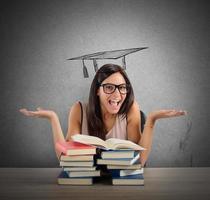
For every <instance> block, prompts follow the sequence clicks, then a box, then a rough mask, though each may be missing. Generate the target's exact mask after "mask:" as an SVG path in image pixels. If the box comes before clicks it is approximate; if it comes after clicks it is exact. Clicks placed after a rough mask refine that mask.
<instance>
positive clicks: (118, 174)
mask: <svg viewBox="0 0 210 200" xmlns="http://www.w3.org/2000/svg"><path fill="white" fill-rule="evenodd" d="M139 156H140V152H139V151H135V150H131V149H123V150H109V151H103V152H102V153H101V159H97V164H99V165H106V166H107V169H108V170H109V171H110V173H111V177H112V184H113V185H144V177H143V170H144V169H143V168H142V167H141V164H140V162H139Z"/></svg>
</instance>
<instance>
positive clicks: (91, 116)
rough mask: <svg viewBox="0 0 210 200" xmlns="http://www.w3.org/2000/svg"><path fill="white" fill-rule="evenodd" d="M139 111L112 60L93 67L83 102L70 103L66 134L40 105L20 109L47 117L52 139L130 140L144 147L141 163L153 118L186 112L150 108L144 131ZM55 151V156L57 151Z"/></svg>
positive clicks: (127, 83)
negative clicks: (86, 99)
mask: <svg viewBox="0 0 210 200" xmlns="http://www.w3.org/2000/svg"><path fill="white" fill-rule="evenodd" d="M139 111H140V108H139V106H138V104H137V102H136V101H135V100H134V93H133V88H132V86H131V83H130V81H129V79H128V77H127V75H126V73H125V71H124V70H123V69H122V68H121V67H120V66H118V65H115V64H106V65H104V66H102V67H101V68H100V69H99V70H98V71H97V73H96V75H95V77H94V79H93V82H92V84H91V88H90V94H89V102H88V104H87V105H85V104H82V103H80V102H77V103H75V104H74V105H73V106H72V107H71V109H70V112H69V119H68V131H67V135H66V138H64V135H63V132H62V129H61V125H60V122H59V119H58V116H57V114H56V113H55V112H54V111H51V110H44V109H41V108H37V111H29V110H27V109H21V110H20V112H22V113H23V114H24V115H26V116H32V117H41V118H46V119H48V120H49V121H50V123H51V126H52V131H53V137H54V143H56V141H59V140H61V141H64V140H70V139H71V136H72V135H74V134H78V133H80V134H88V135H93V136H97V137H100V138H102V139H108V138H111V137H116V138H120V139H128V140H131V141H132V142H135V143H137V144H139V145H141V146H143V147H144V148H146V150H145V151H143V152H142V154H141V158H140V159H141V164H142V165H144V164H145V162H146V160H147V158H148V156H149V153H150V150H151V146H152V138H153V129H154V125H155V122H156V121H157V120H158V119H161V118H168V117H175V116H181V115H184V114H186V112H185V111H177V110H158V111H153V112H151V113H149V114H148V115H147V120H146V123H145V126H144V131H143V133H141V127H140V126H141V119H140V112H139ZM56 153H57V156H59V153H58V152H56Z"/></svg>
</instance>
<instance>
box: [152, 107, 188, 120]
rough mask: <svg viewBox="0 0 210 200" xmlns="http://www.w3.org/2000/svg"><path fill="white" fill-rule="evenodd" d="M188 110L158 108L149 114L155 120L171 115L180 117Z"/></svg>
mask: <svg viewBox="0 0 210 200" xmlns="http://www.w3.org/2000/svg"><path fill="white" fill-rule="evenodd" d="M186 114H187V112H186V111H183V110H170V109H168V110H156V111H152V112H151V113H149V116H148V117H150V118H151V119H152V120H153V121H156V120H157V119H162V118H170V117H178V116H182V115H186Z"/></svg>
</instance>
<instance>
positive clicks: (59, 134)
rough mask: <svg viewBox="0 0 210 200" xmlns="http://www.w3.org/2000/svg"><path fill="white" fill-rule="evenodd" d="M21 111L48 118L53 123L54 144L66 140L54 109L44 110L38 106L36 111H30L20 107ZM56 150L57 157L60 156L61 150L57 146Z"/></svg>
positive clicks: (27, 114) (30, 115) (31, 115)
mask: <svg viewBox="0 0 210 200" xmlns="http://www.w3.org/2000/svg"><path fill="white" fill-rule="evenodd" d="M20 112H21V113H23V114H24V115H26V116H29V117H38V118H44V119H47V120H48V121H49V122H50V123H51V127H52V132H53V141H54V146H55V144H56V142H57V141H64V140H65V139H64V135H63V131H62V129H61V125H60V121H59V118H58V116H57V114H56V113H55V112H54V111H52V110H44V109H42V108H37V110H36V111H30V110H27V109H25V108H24V109H20ZM55 152H56V155H57V157H58V158H59V156H60V155H59V152H57V151H56V148H55Z"/></svg>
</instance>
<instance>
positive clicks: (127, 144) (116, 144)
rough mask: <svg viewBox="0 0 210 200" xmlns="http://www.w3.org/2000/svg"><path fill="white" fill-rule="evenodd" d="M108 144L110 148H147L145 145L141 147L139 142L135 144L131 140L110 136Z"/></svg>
mask: <svg viewBox="0 0 210 200" xmlns="http://www.w3.org/2000/svg"><path fill="white" fill-rule="evenodd" d="M106 144H107V146H108V147H109V149H123V148H124V149H126V148H129V149H134V150H145V149H144V148H143V147H141V146H140V145H138V144H135V143H134V142H131V141H129V140H122V139H117V138H110V139H108V140H106Z"/></svg>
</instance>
